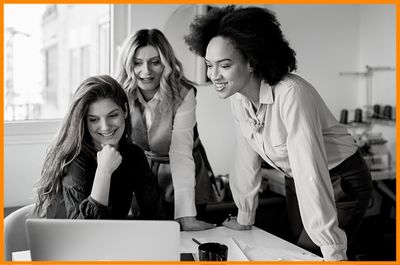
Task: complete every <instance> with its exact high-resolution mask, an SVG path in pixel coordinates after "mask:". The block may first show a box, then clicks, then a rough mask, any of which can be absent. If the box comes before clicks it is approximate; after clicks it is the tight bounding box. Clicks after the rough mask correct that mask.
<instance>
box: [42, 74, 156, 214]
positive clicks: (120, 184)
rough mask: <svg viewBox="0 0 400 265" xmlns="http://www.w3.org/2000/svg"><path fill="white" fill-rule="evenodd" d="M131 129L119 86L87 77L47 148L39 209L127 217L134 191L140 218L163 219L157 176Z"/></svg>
mask: <svg viewBox="0 0 400 265" xmlns="http://www.w3.org/2000/svg"><path fill="white" fill-rule="evenodd" d="M130 134H131V121H130V114H129V105H128V98H127V96H126V94H125V92H124V90H123V89H122V87H121V86H120V85H119V84H118V82H117V81H116V80H114V79H113V78H112V77H110V76H107V75H102V76H93V77H89V78H88V79H86V80H85V81H84V82H83V83H82V84H81V85H80V86H79V87H78V89H77V90H76V91H75V94H74V96H73V98H72V103H71V105H70V107H69V109H68V112H67V114H66V115H65V118H64V120H63V122H62V125H61V129H60V132H59V133H58V135H57V137H56V139H55V141H54V142H53V143H52V144H51V145H50V147H49V149H48V152H47V155H46V158H45V162H44V165H43V170H42V177H41V179H40V181H39V183H38V185H37V186H38V189H37V202H36V211H37V212H38V213H39V215H40V216H42V217H46V218H68V219H128V218H130V216H129V211H130V209H131V203H132V200H133V194H134V193H135V196H136V200H137V202H138V207H139V210H140V215H139V216H138V218H140V219H164V212H163V209H162V205H161V193H160V191H159V189H158V185H157V180H156V179H155V178H154V177H153V176H152V174H151V171H150V168H149V166H148V164H147V160H146V156H145V155H144V153H143V150H142V149H140V147H138V146H137V145H134V144H133V143H132V142H131V140H130V138H129V136H130Z"/></svg>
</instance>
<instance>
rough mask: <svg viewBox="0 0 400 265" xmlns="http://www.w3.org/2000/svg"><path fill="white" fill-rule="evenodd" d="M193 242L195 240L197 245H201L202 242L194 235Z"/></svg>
mask: <svg viewBox="0 0 400 265" xmlns="http://www.w3.org/2000/svg"><path fill="white" fill-rule="evenodd" d="M192 240H193V242H195V243H196V244H197V245H201V243H200V242H199V241H198V240H197V239H196V238H194V237H192Z"/></svg>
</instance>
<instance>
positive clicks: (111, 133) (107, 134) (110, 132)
mask: <svg viewBox="0 0 400 265" xmlns="http://www.w3.org/2000/svg"><path fill="white" fill-rule="evenodd" d="M116 131H117V129H115V130H112V131H108V132H101V133H100V132H99V134H100V135H101V136H103V137H111V136H113V135H114V134H115V132H116Z"/></svg>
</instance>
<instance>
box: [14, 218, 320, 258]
mask: <svg viewBox="0 0 400 265" xmlns="http://www.w3.org/2000/svg"><path fill="white" fill-rule="evenodd" d="M192 238H195V239H197V240H198V241H200V242H201V243H205V242H218V243H224V244H227V245H228V247H229V249H228V260H236V261H239V260H250V261H273V260H316V261H318V260H322V258H321V257H318V256H316V255H314V254H312V253H310V252H308V251H306V250H304V249H302V248H300V247H298V246H296V245H293V244H291V243H289V242H287V241H285V240H283V239H281V238H279V237H276V236H274V235H272V234H270V233H268V232H265V231H264V230H261V229H259V228H257V227H254V226H253V228H252V229H251V230H246V231H236V230H232V229H228V228H226V227H223V226H220V227H216V228H213V229H209V230H203V231H194V232H192V231H190V232H188V231H185V232H181V246H180V251H181V253H197V252H198V251H197V247H198V245H197V244H196V243H195V242H194V241H193V240H192ZM237 247H239V248H238V249H237ZM229 251H231V252H230V254H229ZM12 257H13V261H30V260H31V257H30V252H29V250H26V251H19V252H14V253H13V255H12ZM230 257H231V258H230Z"/></svg>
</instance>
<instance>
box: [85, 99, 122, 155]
mask: <svg viewBox="0 0 400 265" xmlns="http://www.w3.org/2000/svg"><path fill="white" fill-rule="evenodd" d="M126 117H127V113H126V112H125V111H124V110H123V109H122V108H121V107H120V106H118V105H117V104H116V103H115V102H114V101H113V100H112V99H109V98H104V99H99V100H97V101H95V102H93V103H91V104H90V106H89V110H88V114H87V117H86V122H87V128H88V131H89V134H90V136H91V137H92V139H93V143H94V145H95V148H96V149H97V150H101V148H102V145H105V144H109V145H113V146H114V147H115V148H118V143H119V141H120V139H121V137H122V135H123V134H124V131H125V119H126Z"/></svg>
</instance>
